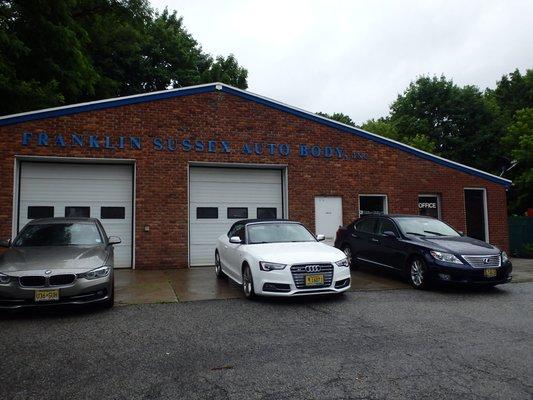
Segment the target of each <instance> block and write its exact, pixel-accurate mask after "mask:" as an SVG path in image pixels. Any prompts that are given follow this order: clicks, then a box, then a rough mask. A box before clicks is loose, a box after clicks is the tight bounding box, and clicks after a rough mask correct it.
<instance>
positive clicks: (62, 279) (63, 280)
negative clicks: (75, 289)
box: [50, 274, 76, 286]
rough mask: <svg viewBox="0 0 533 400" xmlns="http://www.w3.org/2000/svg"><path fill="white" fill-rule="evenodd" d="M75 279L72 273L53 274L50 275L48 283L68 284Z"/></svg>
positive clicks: (53, 284) (55, 284) (56, 284)
mask: <svg viewBox="0 0 533 400" xmlns="http://www.w3.org/2000/svg"><path fill="white" fill-rule="evenodd" d="M75 279H76V275H74V274H65V275H54V276H51V277H50V285H52V286H58V285H70V284H71V283H72V282H74V280H75Z"/></svg>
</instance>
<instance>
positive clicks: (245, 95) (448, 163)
mask: <svg viewBox="0 0 533 400" xmlns="http://www.w3.org/2000/svg"><path fill="white" fill-rule="evenodd" d="M222 91H223V92H228V93H231V94H234V95H236V96H239V97H242V98H245V99H247V100H250V101H254V102H256V103H259V104H262V105H265V106H267V107H271V108H275V109H277V110H280V111H284V112H287V113H289V114H292V115H295V116H297V117H300V118H305V119H308V120H311V121H314V122H317V123H319V124H322V125H327V126H329V127H332V128H335V129H338V130H341V131H344V132H347V133H350V134H352V135H355V136H359V137H362V138H365V139H368V140H372V141H374V142H377V143H380V144H384V145H386V146H389V147H392V148H395V149H399V150H402V151H405V152H407V153H410V154H413V155H415V156H417V157H420V158H423V159H425V160H428V161H431V162H434V163H437V164H440V165H443V166H446V167H449V168H453V169H456V170H459V171H461V172H465V173H467V174H470V175H475V176H479V177H480V178H483V179H486V180H489V181H491V182H495V183H498V184H500V185H504V186H505V187H509V186H511V181H510V180H508V179H505V178H500V177H497V176H495V175H492V174H489V173H487V172H483V171H480V170H477V169H474V168H470V167H467V166H466V165H462V164H459V163H455V162H453V161H450V160H446V159H444V158H441V157H438V156H435V155H433V154H429V153H426V152H424V151H421V150H418V149H415V148H413V147H411V146H408V145H405V144H402V143H399V142H396V141H394V140H391V139H387V138H384V137H382V136H378V135H375V134H370V133H368V132H365V131H364V130H361V129H357V128H353V127H350V126H347V125H345V124H342V123H338V122H336V121H333V120H330V119H326V118H322V117H320V116H318V115H316V114H311V113H308V112H306V111H303V110H298V109H295V108H292V107H289V106H285V105H283V104H280V103H276V102H273V101H271V100H268V99H265V98H262V97H258V96H256V95H253V94H250V93H247V92H244V91H242V90H239V89H235V88H232V87H228V86H223V87H222Z"/></svg>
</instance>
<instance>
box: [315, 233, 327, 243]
mask: <svg viewBox="0 0 533 400" xmlns="http://www.w3.org/2000/svg"><path fill="white" fill-rule="evenodd" d="M316 240H318V241H319V242H322V241H323V240H326V236H325V235H316Z"/></svg>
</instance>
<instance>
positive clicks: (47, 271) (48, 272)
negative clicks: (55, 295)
mask: <svg viewBox="0 0 533 400" xmlns="http://www.w3.org/2000/svg"><path fill="white" fill-rule="evenodd" d="M44 273H45V274H46V275H50V274H51V273H52V270H49V269H47V270H46V271H44Z"/></svg>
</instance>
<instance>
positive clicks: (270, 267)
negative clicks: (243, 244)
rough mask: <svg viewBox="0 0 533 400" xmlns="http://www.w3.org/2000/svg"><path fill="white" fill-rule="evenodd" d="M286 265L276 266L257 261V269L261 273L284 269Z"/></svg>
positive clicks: (276, 264) (275, 264)
mask: <svg viewBox="0 0 533 400" xmlns="http://www.w3.org/2000/svg"><path fill="white" fill-rule="evenodd" d="M286 266H287V265H286V264H278V263H271V262H266V261H259V269H260V270H261V271H273V270H279V269H284V268H285V267H286Z"/></svg>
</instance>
